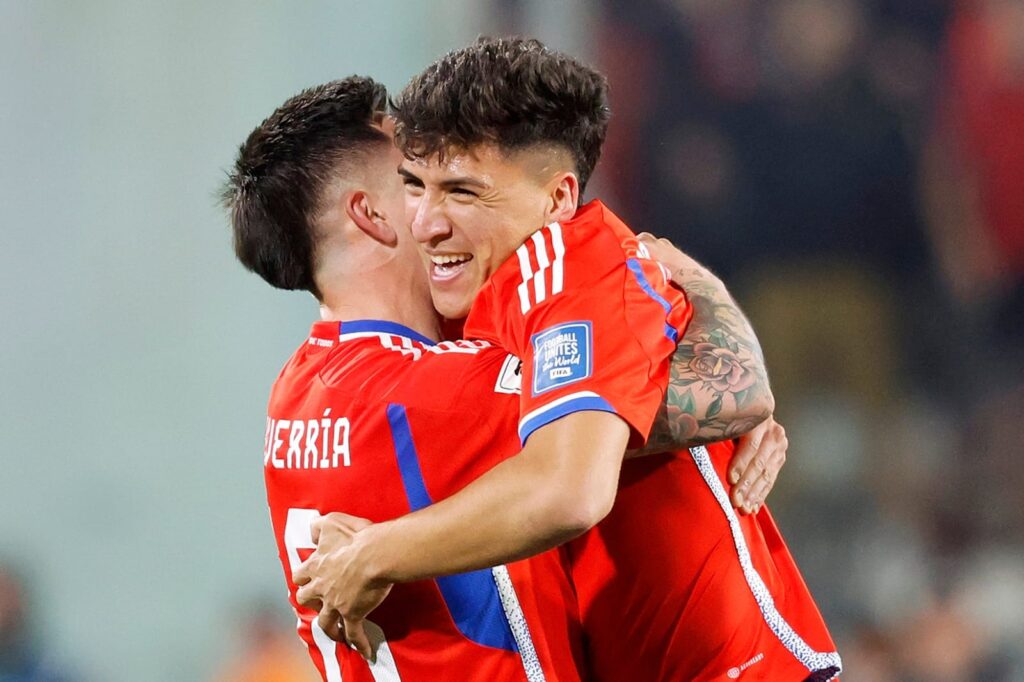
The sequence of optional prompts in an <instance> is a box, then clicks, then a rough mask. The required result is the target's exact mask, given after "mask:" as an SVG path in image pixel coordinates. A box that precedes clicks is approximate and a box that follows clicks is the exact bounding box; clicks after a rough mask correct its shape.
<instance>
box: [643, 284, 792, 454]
mask: <svg viewBox="0 0 1024 682" xmlns="http://www.w3.org/2000/svg"><path fill="white" fill-rule="evenodd" d="M672 279H673V281H674V282H675V283H676V284H677V285H679V286H681V287H682V288H683V290H684V291H685V292H686V294H687V297H688V298H689V299H690V303H691V304H692V305H693V319H692V320H691V321H690V324H689V326H688V327H687V329H686V333H685V334H683V338H682V339H680V341H679V346H678V348H677V349H676V352H675V355H673V356H672V361H671V369H670V372H671V375H670V379H669V384H668V391H667V393H666V395H665V401H664V403H662V406H661V408H660V409H659V411H658V415H657V417H656V418H655V421H654V426H653V428H652V429H651V435H650V438H649V439H648V442H647V444H646V445H645V446H644V448H643V449H642V450H640V451H638V452H634V453H631V454H633V455H638V454H652V453H656V452H666V451H670V450H676V449H681V448H686V447H693V446H696V445H703V444H705V443H713V442H715V441H721V440H727V439H730V438H735V437H737V436H740V435H742V434H744V433H746V432H747V431H750V430H751V429H752V428H754V427H755V426H757V425H758V424H760V423H761V422H762V421H764V420H765V419H767V418H768V417H769V416H770V415H771V413H772V411H773V410H774V399H773V397H772V394H771V389H770V387H769V385H768V373H767V371H766V369H765V362H764V355H763V353H762V351H761V344H760V343H759V342H758V340H757V337H756V336H755V335H754V330H753V328H752V327H751V326H750V322H749V321H748V320H747V318H746V317H745V316H744V315H743V313H742V312H741V311H740V309H739V306H737V305H736V302H735V301H734V300H733V299H732V296H730V295H729V292H728V291H726V289H725V286H724V285H723V284H722V282H721V281H720V280H719V279H718V278H717V277H715V276H714V275H712V274H711V273H710V272H708V271H707V270H704V269H703V268H695V267H687V268H683V269H680V270H679V271H677V272H676V274H675V275H674V276H673V278H672Z"/></svg>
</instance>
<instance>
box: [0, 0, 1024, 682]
mask: <svg viewBox="0 0 1024 682" xmlns="http://www.w3.org/2000/svg"><path fill="white" fill-rule="evenodd" d="M511 31H515V32H521V33H530V34H534V35H537V36H539V37H541V38H542V39H544V40H546V41H547V42H549V44H551V45H552V46H554V47H557V48H560V49H563V50H566V51H569V52H572V53H574V54H577V55H579V56H581V57H584V58H586V59H589V60H592V61H593V62H594V63H596V64H597V65H598V66H599V67H600V68H602V69H603V70H605V71H606V72H607V73H608V75H609V77H610V79H611V82H612V104H613V109H614V112H615V115H614V122H613V125H612V128H611V132H610V139H609V142H608V145H607V149H606V153H605V155H604V159H603V161H602V163H601V164H600V166H599V176H598V179H597V180H596V188H595V189H596V192H595V193H597V194H600V195H602V196H603V197H604V198H605V199H606V200H607V202H608V203H609V204H611V205H612V206H613V207H616V208H617V209H619V211H620V213H622V214H623V215H624V216H625V217H626V218H628V219H629V221H630V222H631V223H632V224H633V226H634V227H636V228H637V229H646V230H649V231H653V232H657V233H661V234H665V235H668V236H670V237H672V238H673V239H674V240H676V241H677V243H679V244H680V245H681V246H683V247H684V248H685V249H687V250H688V251H690V252H691V253H692V254H693V255H695V256H696V257H698V258H699V259H701V260H703V261H705V262H706V263H708V264H709V265H710V266H711V267H712V268H714V269H716V270H717V271H718V272H719V273H721V274H722V275H723V277H724V278H725V279H726V281H727V282H728V283H729V284H731V285H732V288H733V290H734V292H735V293H736V295H737V297H738V298H739V300H740V301H741V303H742V304H743V305H744V307H745V309H746V310H747V311H748V313H749V314H750V316H751V318H752V319H753V320H754V322H755V326H756V327H757V329H758V331H759V334H760V337H761V339H762V342H763V345H764V348H765V350H766V353H767V356H768V363H769V369H770V371H771V372H772V378H773V384H774V387H775V391H776V397H777V401H778V417H779V419H780V421H781V422H782V423H783V424H784V425H785V426H786V428H787V429H788V431H789V435H790V441H791V446H790V456H789V462H788V464H787V465H786V467H785V468H784V470H783V475H782V479H781V481H780V482H779V484H778V486H777V488H776V492H775V493H774V495H773V498H772V499H771V500H770V503H771V505H772V506H773V507H774V509H775V510H776V512H777V515H778V517H779V518H780V521H781V525H782V527H783V530H784V532H785V533H786V534H787V537H788V539H789V541H790V543H791V545H792V548H793V550H794V553H795V554H796V555H797V558H798V560H799V561H800V563H801V565H802V567H803V569H804V571H805V574H806V577H807V579H808V582H809V583H810V584H811V586H812V588H813V590H814V592H815V594H816V596H817V597H818V599H819V602H820V605H821V607H822V609H823V611H824V612H825V615H826V618H827V619H828V621H829V623H830V624H831V626H832V628H833V631H834V633H835V634H836V635H837V638H838V640H839V642H840V651H841V652H842V653H843V655H844V658H845V661H846V664H847V668H848V670H849V673H848V674H847V675H845V676H844V679H845V680H848V681H849V682H856V681H866V680H873V681H887V680H914V679H920V680H930V681H936V680H937V681H944V680H945V681H954V680H972V679H978V680H982V679H983V680H1022V679H1024V644H1022V643H1024V608H1022V607H1024V466H1021V464H1020V462H1019V460H1020V458H1021V457H1020V456H1021V454H1022V446H1021V435H1022V431H1024V428H1022V426H1021V425H1022V423H1024V371H1022V370H1024V362H1022V346H1024V344H1022V332H1024V329H1022V327H1024V325H1022V323H1021V319H1022V308H1024V306H1022V299H1024V296H1022V286H1021V284H1022V273H1024V198H1022V197H1024V2H1021V1H1020V0H950V1H940V0H916V1H914V2H909V1H901V0H649V1H647V2H631V1H628V0H604V1H598V0H592V1H587V0H572V1H570V0H563V1H558V2H545V1H544V0H518V1H512V0H492V1H485V0H478V1H473V0H446V1H445V2H436V3H433V2H402V1H401V0H377V2H375V3H372V4H371V3H362V2H326V1H319V2H305V3H288V2H280V1H278V2H266V3H258V4H254V3H247V2H240V1H238V0H231V1H229V2H218V3H204V2H197V1H194V0H192V1H180V2H176V3H158V2H152V1H145V2H115V1H113V0H91V1H90V2H88V3H73V2H54V1H32V0H0V92H2V94H0V154H2V162H0V207H2V216H3V229H2V231H0V239H2V241H0V283H2V288H3V292H4V293H3V297H2V299H0V300H2V307H0V313H2V320H3V333H2V334H0V358H2V359H0V387H2V388H0V414H2V422H0V423H2V431H0V434H2V438H3V450H2V458H3V459H2V463H3V467H2V472H3V473H2V474H0V509H2V514H0V677H2V671H3V669H4V668H3V666H5V665H6V666H10V665H11V661H12V660H14V659H15V658H17V657H18V656H28V657H29V658H42V659H46V660H47V661H48V662H49V666H50V667H51V668H52V669H54V670H58V671H63V672H64V673H65V677H64V678H63V679H77V680H147V681H149V680H152V681H154V682H162V681H164V680H166V681H171V680H192V679H195V680H204V679H222V680H227V679H249V680H258V679H261V678H259V677H256V676H254V674H253V673H247V672H245V671H242V670H240V669H239V668H237V661H239V660H241V661H248V662H249V663H250V664H253V663H258V662H259V661H260V660H261V659H259V658H258V656H257V654H255V653H254V649H256V648H258V647H260V646H264V645H266V646H267V647H270V646H271V645H270V644H268V642H282V643H280V644H279V645H280V646H283V647H284V648H285V650H288V651H291V650H292V648H293V647H294V648H295V649H296V650H297V645H296V644H294V643H293V642H292V639H291V637H292V635H291V634H290V628H291V620H290V618H289V616H288V614H287V613H286V612H285V611H284V610H283V609H282V608H281V607H282V606H283V603H284V601H283V586H282V584H281V577H280V575H279V571H280V568H279V565H278V564H277V561H276V557H275V553H274V546H273V542H272V538H271V535H270V531H269V524H268V522H267V514H266V508H265V504H264V502H263V497H262V481H261V468H260V465H261V461H260V459H261V457H260V454H261V447H262V435H263V408H264V403H265V399H266V393H267V389H268V387H269V384H270V382H271V381H272V380H273V378H274V376H275V375H276V372H277V370H278V368H279V366H280V363H281V362H282V361H283V359H284V358H285V357H286V356H287V355H288V354H289V353H290V352H291V350H292V348H293V347H294V346H295V345H296V344H297V343H298V342H299V341H300V340H301V339H302V338H303V337H304V334H305V332H306V330H307V328H308V327H307V325H308V323H309V321H310V319H312V318H313V317H314V316H315V314H316V308H315V306H314V305H313V302H312V301H311V300H310V299H309V298H308V297H307V296H304V295H300V294H290V293H285V292H277V291H273V290H271V289H269V288H268V287H266V286H265V285H264V284H263V283H262V282H261V281H259V280H258V279H257V278H255V277H254V276H251V275H249V274H247V273H245V272H244V271H243V270H242V268H241V267H240V266H238V265H237V264H236V263H235V262H234V260H233V258H232V254H231V251H230V242H229V232H228V228H227V225H226V222H225V219H224V216H223V214H222V212H221V211H220V209H219V208H218V207H217V204H216V192H217V188H218V185H219V183H220V182H221V181H222V179H223V177H224V170H225V169H226V168H227V167H228V166H229V164H230V163H231V161H232V156H233V153H234V151H235V149H236V147H237V145H238V144H239V143H240V142H241V141H242V140H243V139H244V137H245V135H246V134H247V133H248V131H249V130H251V129H252V127H253V126H255V125H256V124H257V123H258V122H259V121H260V120H261V119H262V118H263V117H264V116H265V115H266V114H268V113H269V112H270V111H271V110H272V109H273V108H274V107H276V106H277V105H278V104H280V103H281V102H282V101H283V100H284V99H285V98H286V97H287V96H289V95H291V94H293V93H295V92H296V91H298V90H299V89H301V88H303V87H306V86H309V85H312V84H316V83H319V82H322V81H326V80H329V79H332V78H335V77H340V76H343V75H347V74H350V73H366V74H369V75H373V76H375V77H377V78H378V79H380V80H382V81H383V82H385V83H386V84H388V86H389V87H390V88H392V89H398V88H400V87H401V86H402V85H403V84H404V82H405V81H406V80H407V79H408V78H409V77H410V76H411V75H412V74H414V73H415V72H416V71H417V70H418V69H420V68H421V67H423V66H424V65H426V64H427V63H428V62H429V61H431V60H432V59H434V58H435V57H437V56H439V55H440V54H442V53H443V52H444V51H446V50H448V49H452V48H455V47H458V46H460V45H462V44H464V43H466V42H469V41H471V40H472V39H473V38H474V37H475V36H476V35H478V34H480V33H500V32H511ZM15 576H20V577H19V578H18V580H17V581H15V580H14V577H15ZM18 603H21V604H22V605H24V606H25V610H26V611H27V620H26V621H25V622H24V623H23V622H22V621H21V620H20V619H19V617H18V615H17V614H18V611H19V609H18V606H17V604H18ZM281 637H283V638H284V639H283V640H281V639H280V638H281ZM296 641H297V640H296ZM273 646H278V644H274V645H273ZM267 650H268V651H271V652H277V651H278V649H274V648H272V647H271V648H269V649H267ZM279 660H283V659H279ZM232 661H235V663H233V662H232ZM279 667H280V668H281V669H279V670H276V671H269V670H267V669H265V670H264V671H263V672H264V674H265V675H266V676H265V677H263V678H262V679H268V680H269V679H276V680H290V679H301V678H297V677H294V676H292V674H291V673H289V672H288V671H287V670H286V668H287V665H286V664H284V663H282V665H281V666H279ZM273 675H277V676H276V677H272V676H273ZM40 679H42V678H40ZM47 679H50V678H47Z"/></svg>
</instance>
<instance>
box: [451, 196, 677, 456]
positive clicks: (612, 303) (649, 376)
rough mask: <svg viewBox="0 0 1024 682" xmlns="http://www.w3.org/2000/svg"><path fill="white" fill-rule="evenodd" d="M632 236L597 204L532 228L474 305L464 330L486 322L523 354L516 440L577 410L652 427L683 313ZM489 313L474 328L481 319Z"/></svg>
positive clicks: (638, 432)
mask: <svg viewBox="0 0 1024 682" xmlns="http://www.w3.org/2000/svg"><path fill="white" fill-rule="evenodd" d="M646 256H647V254H646V250H645V249H644V248H643V246H642V244H640V243H639V241H638V240H637V239H636V237H635V235H634V234H633V233H632V232H631V231H630V230H629V228H628V227H626V226H625V224H623V223H622V222H621V221H620V220H619V219H618V218H617V217H616V216H615V215H614V214H612V213H611V211H609V210H608V209H607V208H605V207H604V206H603V205H602V204H600V203H599V202H593V203H591V204H589V205H588V206H586V207H584V208H583V209H581V210H580V211H579V212H578V213H577V214H576V216H574V217H573V219H572V220H571V221H568V222H566V223H564V224H558V223H553V224H551V225H549V226H547V227H545V228H543V229H541V230H539V231H538V232H536V233H534V234H533V235H532V236H531V237H530V239H528V240H527V241H526V243H525V244H523V245H522V246H521V247H520V248H519V249H518V250H517V251H516V254H515V255H514V256H513V258H512V259H510V262H507V263H505V264H503V265H502V267H501V268H500V269H499V270H498V272H496V273H495V276H494V277H492V280H491V282H490V284H489V286H488V287H487V288H486V289H485V290H484V291H483V292H481V296H480V298H482V299H483V300H481V301H479V303H480V306H479V307H478V305H477V302H474V312H471V315H470V319H469V321H468V322H467V333H469V334H472V333H473V332H474V330H480V328H481V327H482V326H485V325H486V324H488V323H490V324H491V325H492V328H493V330H494V332H493V334H494V336H496V337H497V340H498V342H499V343H501V344H502V345H503V346H505V347H506V348H507V349H509V350H511V351H512V352H514V353H516V354H517V355H518V356H519V357H520V358H522V360H523V367H522V397H521V402H520V422H519V437H520V439H521V441H522V442H523V443H525V442H526V440H527V438H529V436H530V434H531V433H533V432H534V431H536V430H537V429H538V428H540V427H542V426H544V425H545V424H549V423H550V422H552V421H554V420H556V419H559V418H560V417H564V416H565V415H568V414H571V413H573V412H578V411H581V410H599V411H605V412H612V413H614V414H617V415H619V416H620V417H622V418H623V419H624V420H625V421H626V422H627V423H628V424H629V425H630V428H631V431H632V435H631V438H630V446H631V447H635V446H637V445H639V444H641V443H642V442H643V441H644V440H645V439H646V437H647V434H648V432H649V431H650V428H651V424H652V422H653V420H654V416H655V414H656V412H657V409H658V406H659V405H660V404H661V401H662V399H663V397H664V393H665V387H666V385H667V383H668V365H669V358H670V357H671V355H672V353H673V352H674V351H675V347H676V342H677V339H678V337H679V335H680V334H681V333H682V331H683V329H684V328H685V325H686V323H687V322H688V321H689V318H690V315H691V311H690V307H689V305H688V303H687V301H686V298H685V296H684V295H683V293H682V292H680V291H679V290H677V289H675V288H673V287H672V286H671V285H670V284H669V279H668V277H667V273H665V272H663V270H662V268H661V267H660V266H659V265H657V264H656V263H654V262H653V261H651V260H649V259H648V258H647V257H646ZM477 310H479V312H480V315H481V316H483V317H488V318H490V319H489V320H484V321H483V325H481V324H479V323H480V321H481V317H478V316H475V315H474V313H475V312H476V311H477Z"/></svg>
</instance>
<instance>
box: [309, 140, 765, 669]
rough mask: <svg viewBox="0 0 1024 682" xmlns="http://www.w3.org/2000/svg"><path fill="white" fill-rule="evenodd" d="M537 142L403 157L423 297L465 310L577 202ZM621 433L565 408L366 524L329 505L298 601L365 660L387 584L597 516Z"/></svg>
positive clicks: (571, 528) (500, 557)
mask: <svg viewBox="0 0 1024 682" xmlns="http://www.w3.org/2000/svg"><path fill="white" fill-rule="evenodd" d="M546 151H548V152H549V151H550V150H545V149H528V150H522V151H517V152H514V153H504V152H502V151H501V150H499V149H498V148H496V147H495V146H493V145H479V146H477V147H474V148H473V149H470V150H461V151H460V150H453V151H451V152H450V153H448V154H446V155H445V157H444V158H443V159H442V158H440V157H434V158H432V159H419V160H404V161H403V162H402V164H401V167H400V170H399V173H400V175H401V176H402V178H403V181H404V184H405V196H406V215H407V217H408V219H409V222H410V225H411V229H412V232H413V235H414V237H415V238H416V239H417V241H419V243H420V245H421V246H422V248H423V250H424V252H425V253H426V254H427V256H428V257H429V258H430V261H431V262H430V266H429V283H430V289H431V295H432V299H433V302H434V306H435V307H436V308H437V310H438V311H439V312H440V313H441V314H443V315H445V316H446V317H452V318H456V317H463V316H465V315H466V314H467V313H468V311H469V308H470V305H471V303H472V301H473V298H474V297H475V295H476V293H477V291H478V290H479V288H480V287H481V286H482V285H483V283H484V282H485V281H486V279H487V278H488V277H489V276H490V275H491V273H493V272H494V271H495V270H496V269H497V268H498V267H499V266H500V265H501V264H502V263H503V262H504V261H505V260H506V259H507V258H508V257H509V256H510V255H511V254H512V253H513V251H514V250H515V249H516V248H517V247H518V246H519V245H520V244H522V242H523V241H524V240H525V239H526V238H527V237H528V236H529V235H530V234H532V233H533V232H534V231H535V230H536V229H537V227H538V226H540V225H544V224H547V223H550V222H554V221H563V220H567V219H568V218H570V217H571V216H572V215H573V214H574V213H575V211H576V208H577V204H578V199H579V183H578V181H577V179H576V176H575V174H574V172H573V171H572V170H571V168H569V167H567V166H566V165H565V164H564V163H562V162H559V160H558V159H555V160H554V161H552V160H551V159H550V158H548V157H546V156H545V152H546ZM451 261H455V262H454V263H452V262H451ZM769 412H770V410H769ZM767 416H768V415H767V413H766V414H764V415H763V416H762V417H761V419H762V420H763V419H764V418H765V417H767ZM751 426H752V425H751ZM628 435H629V432H628V427H627V425H626V423H625V422H624V421H623V420H622V419H621V418H619V417H618V416H616V415H614V414H609V413H605V412H578V413H574V414H571V415H568V416H566V417H563V418H562V419H559V420H557V421H554V422H552V423H551V424H548V425H546V426H544V427H542V428H540V429H538V430H537V431H536V432H535V433H534V434H533V435H532V436H531V438H530V440H529V441H528V442H527V445H526V447H525V448H524V449H523V451H522V452H521V453H520V454H519V455H518V456H516V457H513V458H511V459H510V460H507V461H505V462H502V463H501V464H500V465H498V466H496V467H495V468H494V469H492V470H491V471H489V472H488V473H487V474H485V475H484V476H482V477H480V478H479V479H477V480H476V481H474V482H473V483H472V484H470V485H469V486H467V487H466V488H464V489H463V490H462V491H460V492H459V493H458V494H457V495H454V496H453V497H451V498H448V499H447V500H444V501H442V502H440V503H438V504H435V505H432V506H431V507H428V508H426V509H423V510H420V511H418V512H415V513H413V514H409V515H406V516H404V517H401V518H399V519H396V520H393V521H388V522H385V523H380V524H373V525H367V523H368V522H366V521H365V520H361V519H355V518H353V517H349V516H346V515H337V516H333V515H332V519H334V521H332V522H331V523H330V525H329V526H326V527H323V526H322V527H321V528H319V529H318V531H317V532H318V533H319V537H321V538H323V537H324V536H325V530H328V529H329V530H330V532H329V533H327V535H329V536H330V538H331V540H330V546H331V549H330V550H325V551H320V549H319V548H318V550H317V551H316V552H314V554H313V555H312V556H311V557H310V558H309V559H308V560H307V561H306V562H305V563H304V564H303V565H302V566H300V567H299V569H297V571H296V572H295V574H294V576H293V578H294V580H295V582H296V584H298V585H300V586H301V587H300V589H299V592H298V599H299V601H300V603H304V604H311V605H317V606H323V607H324V608H323V610H321V614H320V621H321V626H322V627H324V629H325V631H327V632H332V631H334V632H337V618H338V615H339V614H340V616H341V620H342V623H343V627H344V636H345V639H346V640H347V641H348V642H349V643H350V644H351V645H353V646H354V647H355V648H357V649H358V650H359V651H360V652H361V653H362V654H363V655H364V656H366V657H368V658H372V656H373V650H372V648H371V646H370V643H369V640H368V638H367V636H366V633H365V631H364V629H363V623H364V620H365V617H366V615H367V614H368V613H369V612H370V611H372V610H373V609H374V608H376V606H378V605H379V604H380V602H381V601H382V600H383V599H384V597H385V596H386V595H387V593H388V591H389V590H390V586H391V584H393V583H394V582H406V581H411V580H418V579H422V578H428V577H436V576H439V575H446V574H450V573H456V572H463V571H469V570H475V569H479V568H485V567H488V566H493V565H496V564H499V563H503V562H507V561H513V560H516V559H520V558H524V557H527V556H531V555H533V554H537V553H539V552H541V551H544V550H546V549H549V548H551V547H554V546H557V545H559V544H562V543H563V542H565V541H567V540H569V539H572V538H573V537H576V536H578V535H579V534H581V533H583V532H585V531H586V530H588V529H589V528H591V527H593V526H594V525H595V524H597V523H598V522H599V521H600V520H601V519H602V518H604V516H605V515H606V514H607V513H608V511H609V510H610V509H611V506H612V503H613V502H614V499H615V493H616V490H617V485H618V476H619V470H620V467H621V464H622V460H623V457H624V454H625V447H626V442H627V440H628ZM763 440H764V438H763V436H762V441H763ZM752 461H753V462H758V461H760V460H757V458H754V459H753V460H752ZM747 468H749V467H747ZM742 475H743V476H745V475H746V470H745V469H744V473H743V474H742ZM751 485H753V483H752V484H751ZM752 499H753V498H749V499H746V500H745V502H747V504H750V502H751V501H752ZM755 506H756V504H755V505H754V506H749V507H748V509H753V508H754V507H755Z"/></svg>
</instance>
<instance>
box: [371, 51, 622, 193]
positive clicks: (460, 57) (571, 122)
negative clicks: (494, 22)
mask: <svg viewBox="0 0 1024 682" xmlns="http://www.w3.org/2000/svg"><path fill="white" fill-rule="evenodd" d="M391 104H392V111H393V113H394V115H395V118H396V119H397V125H396V131H395V140H396V142H397V143H398V146H399V148H400V149H401V150H402V153H403V154H405V156H406V157H408V158H426V157H430V156H433V155H434V154H439V155H441V156H442V157H443V156H444V155H445V153H446V152H447V151H448V150H450V149H469V148H470V147H473V146H475V145H478V144H481V143H492V144H496V145H497V146H498V148H499V149H502V150H503V151H506V152H507V151H517V150H520V149H525V148H528V147H531V146H534V145H543V144H551V145H556V146H559V147H562V148H564V149H565V150H566V151H568V152H569V153H570V154H571V155H572V159H573V162H574V165H575V171H576V174H577V177H578V179H579V182H580V190H581V192H582V190H583V188H584V187H585V186H586V184H587V181H588V180H589V179H590V175H591V173H593V171H594V166H595V165H596V164H597V160H598V157H599V156H600V155H601V146H602V145H603V144H604V139H605V134H606V133H607V130H608V119H609V117H610V115H611V112H610V110H609V108H608V81H607V79H606V78H605V77H604V76H603V75H602V74H600V73H598V72H597V71H595V70H594V69H592V68H590V67H589V66H587V65H585V64H582V63H581V62H579V61H577V60H575V59H573V58H572V57H569V56H568V55H565V54H561V53H559V52H554V51H552V50H549V49H548V48H546V47H545V46H544V45H543V44H542V43H541V42H539V41H537V40H528V39H524V38H481V39H480V40H478V41H477V42H476V43H475V44H473V45H470V46H469V47H465V48H462V49H461V50H456V51H454V52H450V53H448V54H447V55H445V56H444V57H442V58H441V59H439V60H438V61H436V62H434V63H433V64H431V65H430V66H429V67H427V69H426V71H424V72H423V73H422V74H420V75H419V76H417V77H416V78H414V79H413V80H412V81H411V82H410V83H409V84H408V85H407V86H406V87H405V89H404V90H403V91H402V92H401V94H400V95H399V96H398V98H397V99H395V100H394V101H393V102H392V103H391Z"/></svg>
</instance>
